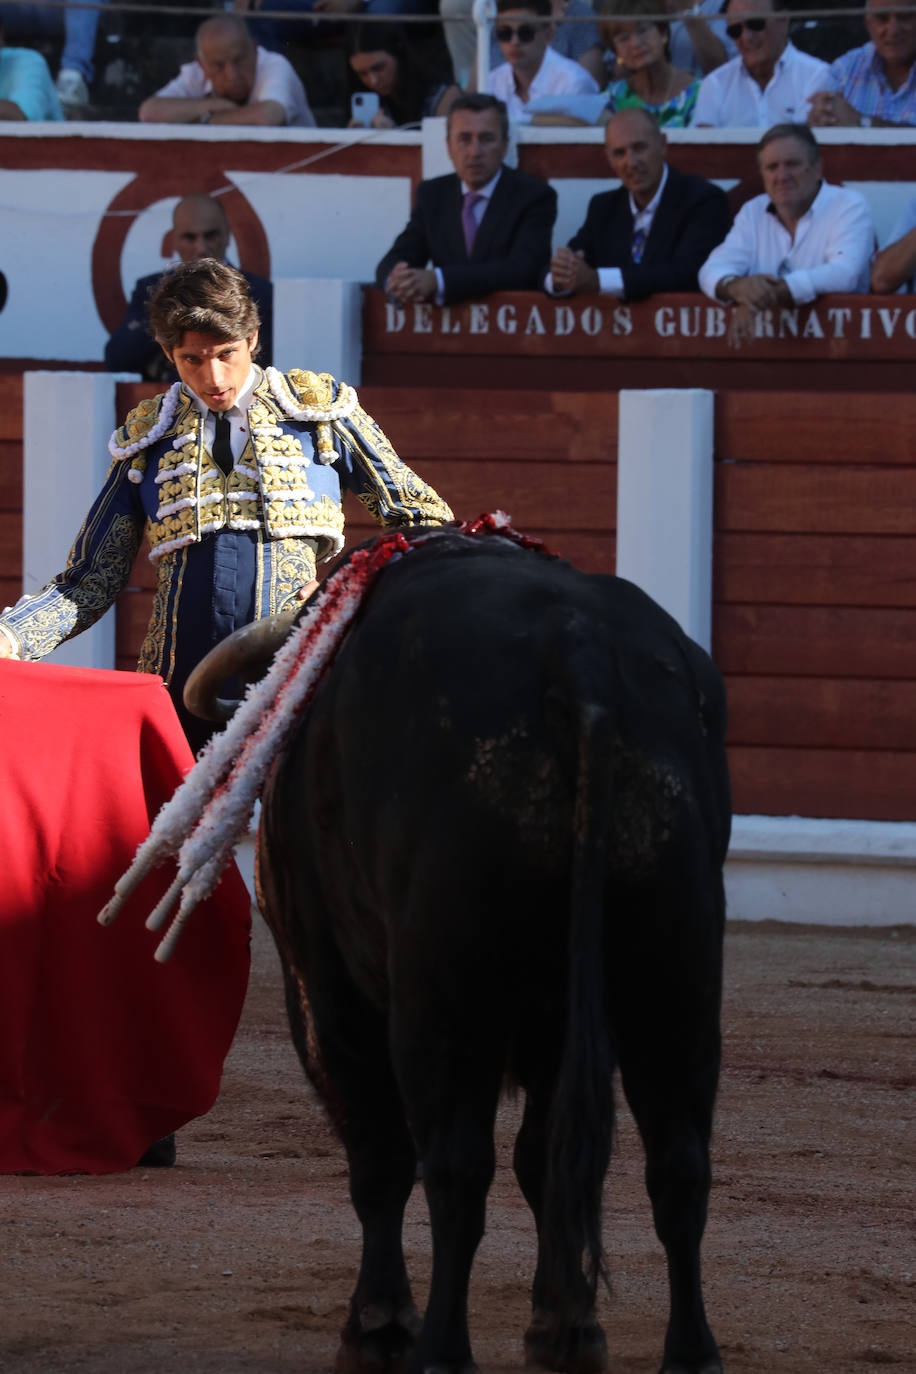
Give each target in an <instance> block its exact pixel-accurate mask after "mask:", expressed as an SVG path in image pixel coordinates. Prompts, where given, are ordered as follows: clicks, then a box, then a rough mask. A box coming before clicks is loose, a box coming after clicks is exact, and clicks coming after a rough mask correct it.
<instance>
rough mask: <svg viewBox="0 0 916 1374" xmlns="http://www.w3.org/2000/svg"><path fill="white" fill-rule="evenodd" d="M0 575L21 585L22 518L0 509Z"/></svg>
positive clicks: (14, 513)
mask: <svg viewBox="0 0 916 1374" xmlns="http://www.w3.org/2000/svg"><path fill="white" fill-rule="evenodd" d="M0 577H4V578H8V579H10V580H12V581H13V582H14V583H15V584H16V586H17V587H19V586H21V583H22V519H21V516H20V515H19V513H18V512H12V513H11V512H7V511H0ZM16 595H17V596H18V595H19V592H18V591H17V592H16ZM4 604H5V603H4Z"/></svg>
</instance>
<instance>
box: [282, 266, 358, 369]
mask: <svg viewBox="0 0 916 1374" xmlns="http://www.w3.org/2000/svg"><path fill="white" fill-rule="evenodd" d="M362 304H363V293H362V288H361V286H360V284H359V282H355V281H334V280H332V279H330V278H323V277H322V278H303V279H296V280H291V279H290V280H280V281H275V282H274V363H275V364H276V366H277V367H278V368H279V369H280V371H281V372H283V371H286V370H287V369H288V368H291V367H303V368H308V370H309V371H310V372H330V373H331V374H332V376H334V377H336V378H337V379H338V380H339V381H344V382H350V383H351V384H352V385H353V386H358V385H359V382H360V378H361V368H362Z"/></svg>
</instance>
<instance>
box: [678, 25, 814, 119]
mask: <svg viewBox="0 0 916 1374" xmlns="http://www.w3.org/2000/svg"><path fill="white" fill-rule="evenodd" d="M785 3H786V0H729V4H728V9H727V11H726V16H727V19H728V24H727V26H726V29H725V32H726V34H727V35H728V37H729V38H730V39H732V41H733V42H734V43H735V44H736V45H737V48H738V56H737V57H733V58H732V60H731V61H730V62H726V63H725V64H724V65H723V66H721V67H717V68H716V69H715V71H712V72H710V73H709V75H708V76H705V77H704V78H703V80H702V82H701V83H700V91H699V94H698V96H697V103H696V106H695V108H694V112H693V124H694V127H696V126H697V125H703V126H706V127H707V128H718V129H723V128H738V129H768V128H770V127H771V126H772V125H773V124H782V123H785V122H792V121H796V120H798V121H800V120H802V119H807V117H808V102H809V100H810V98H811V96H812V95H814V93H815V92H816V91H824V90H827V89H828V88H829V87H830V68H829V67H828V65H827V63H826V62H822V61H821V60H820V58H819V57H811V56H809V54H808V53H804V52H799V50H798V49H797V48H796V47H794V46H793V45H792V44H791V43H790V42H789V15H788V13H787V12H786V9H785ZM768 12H769V13H768Z"/></svg>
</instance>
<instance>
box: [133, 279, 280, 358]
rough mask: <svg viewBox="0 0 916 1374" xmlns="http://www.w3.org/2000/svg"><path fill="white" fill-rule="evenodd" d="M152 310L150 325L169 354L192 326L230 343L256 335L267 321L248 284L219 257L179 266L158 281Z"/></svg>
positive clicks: (199, 331)
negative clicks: (262, 316)
mask: <svg viewBox="0 0 916 1374" xmlns="http://www.w3.org/2000/svg"><path fill="white" fill-rule="evenodd" d="M147 308H148V310H149V322H150V328H151V329H152V332H153V334H154V335H155V336H156V338H157V339H158V340H159V342H160V343H161V344H163V345H164V347H165V348H166V350H167V352H169V353H171V352H172V351H173V350H174V349H175V348H176V347H177V346H178V344H180V343H181V340H182V337H183V336H184V335H185V334H186V333H187V332H188V331H189V330H191V331H193V332H195V333H198V334H212V335H213V336H214V338H217V339H219V340H220V341H221V342H225V343H229V342H230V341H231V340H234V339H250V338H251V336H252V334H253V333H254V332H255V330H256V329H257V328H258V326H259V325H260V323H261V317H260V315H259V314H258V307H257V306H256V305H255V303H254V301H253V300H252V299H251V293H250V291H249V290H248V282H247V281H246V280H245V278H244V276H243V275H242V273H241V272H240V271H239V270H238V268H236V267H231V266H230V265H229V263H228V262H220V261H219V259H218V258H197V259H196V260H195V261H194V262H181V263H179V264H178V266H177V267H173V268H172V269H171V271H169V272H166V273H165V275H164V276H162V277H161V278H160V279H159V281H158V282H157V283H156V286H155V287H154V288H153V291H152V293H151V295H150V298H149V301H148V304H147Z"/></svg>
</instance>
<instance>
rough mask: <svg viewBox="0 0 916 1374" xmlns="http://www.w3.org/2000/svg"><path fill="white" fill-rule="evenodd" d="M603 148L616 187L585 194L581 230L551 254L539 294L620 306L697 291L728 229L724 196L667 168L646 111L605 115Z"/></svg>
mask: <svg viewBox="0 0 916 1374" xmlns="http://www.w3.org/2000/svg"><path fill="white" fill-rule="evenodd" d="M604 146H605V152H606V154H607V160H608V164H609V166H610V170H611V175H612V176H614V177H617V178H618V179H619V180H620V186H619V187H618V188H617V189H616V190H613V191H600V192H599V193H598V195H595V196H592V198H591V200H590V201H589V204H588V212H587V214H586V217H585V223H584V224H583V226H582V228H581V229H580V230H579V232H578V233H577V234H576V236H575V238H573V239H572V240H571V242H570V243H569V246H568V247H563V246H562V245H561V246H560V247H559V248H557V250H556V252H555V253H554V255H553V258H552V259H551V262H550V271H549V272H548V273H547V275H546V278H545V280H544V289H545V290H546V291H549V292H550V293H551V294H552V295H558V296H562V295H578V294H580V293H588V292H596V291H597V292H603V293H606V294H608V295H612V296H617V297H618V298H619V299H620V300H627V301H637V300H643V299H644V298H645V297H646V296H651V295H652V294H653V293H655V292H657V291H696V289H697V271H698V270H699V267H700V264H701V263H702V262H703V260H704V259H705V258H706V256H707V254H708V253H709V252H710V250H711V249H712V248H713V247H714V246H715V245H716V244H717V243H720V242H721V240H722V239H723V238H724V237H725V234H726V233H727V231H728V226H729V223H730V220H731V215H730V213H729V208H728V201H727V199H726V197H725V192H724V191H722V190H720V188H719V187H718V186H715V185H713V183H712V182H710V181H705V180H704V179H703V178H702V177H698V176H692V175H690V174H689V173H686V172H679V171H677V169H676V168H674V167H669V166H668V164H667V163H666V161H665V135H664V134H663V133H662V132H661V130H660V129H659V127H658V124H657V123H656V121H655V120H654V119H653V118H652V116H651V115H650V114H649V113H648V112H647V111H646V110H621V111H620V113H619V114H615V115H612V116H611V118H610V120H609V121H608V125H607V128H606V129H605V131H604Z"/></svg>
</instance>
